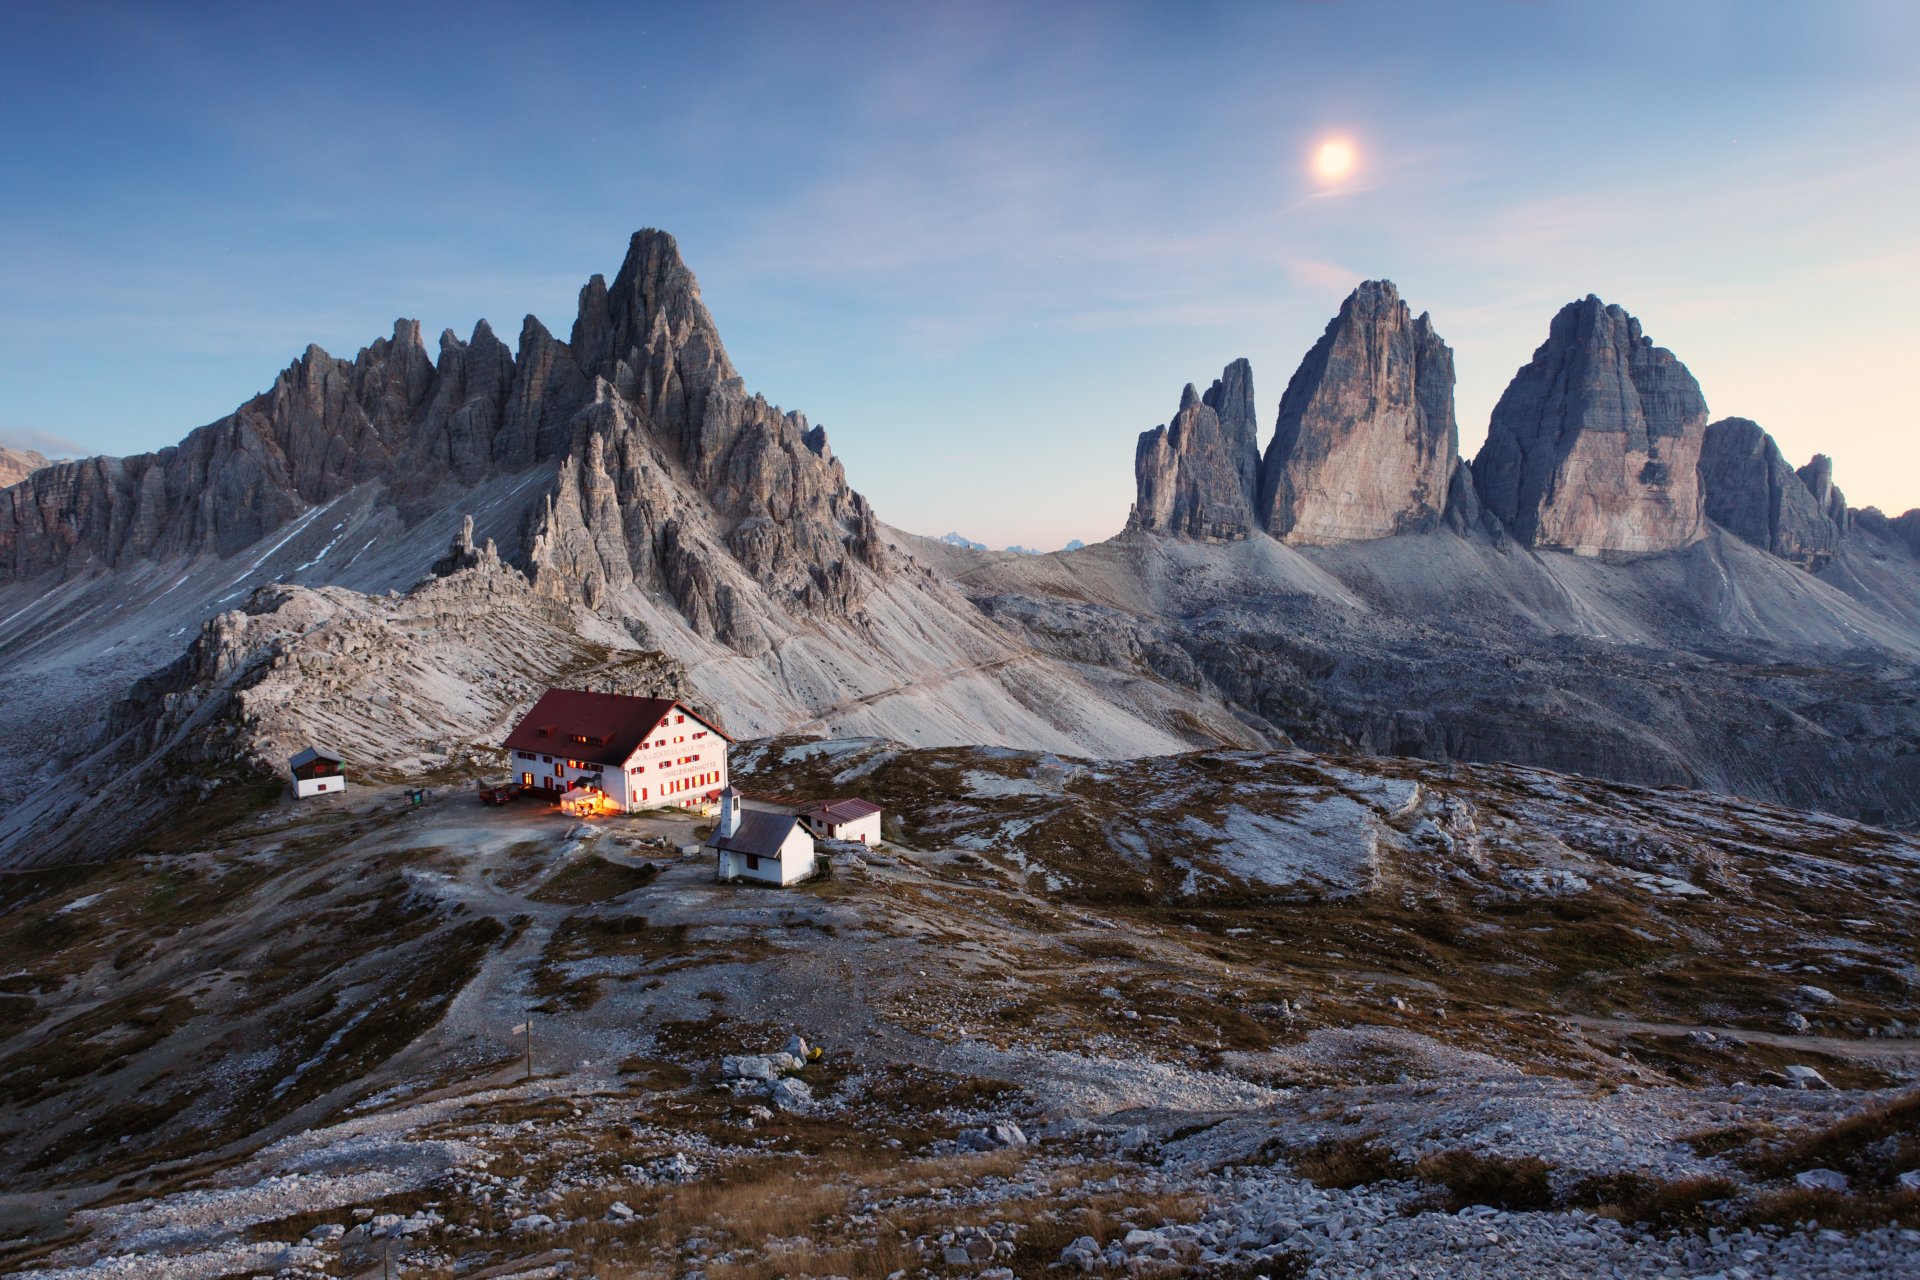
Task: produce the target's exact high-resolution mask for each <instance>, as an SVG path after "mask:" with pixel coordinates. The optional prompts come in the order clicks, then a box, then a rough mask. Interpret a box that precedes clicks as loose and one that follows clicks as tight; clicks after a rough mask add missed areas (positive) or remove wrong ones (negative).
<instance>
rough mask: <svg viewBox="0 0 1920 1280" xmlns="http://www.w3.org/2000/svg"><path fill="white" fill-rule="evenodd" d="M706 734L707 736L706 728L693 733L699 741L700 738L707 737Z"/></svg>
mask: <svg viewBox="0 0 1920 1280" xmlns="http://www.w3.org/2000/svg"><path fill="white" fill-rule="evenodd" d="M706 736H707V731H706V730H705V729H702V730H701V731H700V732H698V733H696V734H694V735H693V737H694V740H695V741H696V742H697V741H699V740H700V739H701V738H704V737H706Z"/></svg>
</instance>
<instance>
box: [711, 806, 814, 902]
mask: <svg viewBox="0 0 1920 1280" xmlns="http://www.w3.org/2000/svg"><path fill="white" fill-rule="evenodd" d="M707 848H709V849H712V850H713V851H714V852H715V854H717V855H718V857H717V861H716V864H715V868H714V873H715V875H716V877H717V878H718V879H720V880H721V881H727V880H759V881H762V882H764V883H766V884H777V885H789V884H793V883H794V882H796V881H799V880H804V879H806V878H807V877H808V876H810V875H812V874H813V867H814V856H813V837H812V836H811V835H809V834H807V829H806V827H805V826H804V825H802V823H801V821H800V819H798V818H796V817H794V816H793V815H792V814H787V813H766V812H763V811H761V810H758V809H754V810H749V811H748V812H746V813H742V812H741V811H740V793H739V792H737V791H735V790H734V789H733V788H732V787H728V788H727V789H726V790H725V791H723V792H721V793H720V817H719V821H718V822H717V823H716V825H715V826H714V829H713V834H712V835H711V836H709V837H707Z"/></svg>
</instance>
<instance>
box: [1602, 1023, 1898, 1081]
mask: <svg viewBox="0 0 1920 1280" xmlns="http://www.w3.org/2000/svg"><path fill="white" fill-rule="evenodd" d="M1567 1021H1569V1022H1573V1023H1576V1024H1578V1025H1579V1027H1580V1028H1581V1029H1582V1030H1583V1031H1596V1032H1608V1031H1611V1032H1613V1033H1615V1035H1616V1036H1618V1035H1648V1036H1684V1035H1691V1034H1693V1033H1695V1032H1699V1031H1705V1032H1709V1033H1711V1034H1713V1035H1716V1036H1720V1037H1722V1038H1725V1039H1732V1040H1743V1041H1745V1042H1747V1043H1748V1044H1764V1045H1770V1046H1772V1047H1773V1048H1776V1049H1798V1050H1800V1051H1802V1052H1805V1053H1825V1054H1831V1055H1833V1056H1834V1057H1836V1058H1854V1059H1858V1060H1861V1061H1867V1062H1873V1063H1876V1064H1878V1065H1881V1066H1889V1065H1892V1066H1903V1067H1909V1068H1920V1040H1899V1039H1893V1038H1888V1039H1884V1040H1881V1039H1873V1040H1868V1039H1859V1038H1852V1037H1841V1036H1790V1035H1785V1034H1782V1033H1780V1032H1774V1031H1749V1030H1747V1029H1746V1028H1744V1027H1709V1026H1704V1025H1701V1024H1698V1023H1686V1022H1644V1021H1641V1020H1640V1019H1637V1018H1594V1017H1588V1016H1586V1015H1584V1014H1574V1015H1572V1016H1570V1017H1569V1018H1568V1019H1567Z"/></svg>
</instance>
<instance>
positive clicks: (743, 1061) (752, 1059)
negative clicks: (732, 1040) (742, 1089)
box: [720, 1053, 786, 1080]
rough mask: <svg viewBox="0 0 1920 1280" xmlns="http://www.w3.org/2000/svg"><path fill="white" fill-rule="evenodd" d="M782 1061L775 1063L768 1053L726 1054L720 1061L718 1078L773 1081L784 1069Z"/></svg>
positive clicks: (784, 1064)
mask: <svg viewBox="0 0 1920 1280" xmlns="http://www.w3.org/2000/svg"><path fill="white" fill-rule="evenodd" d="M785 1056H786V1055H784V1054H782V1055H781V1058H782V1059H783V1061H780V1062H776V1061H775V1060H774V1056H773V1055H772V1054H768V1053H742V1054H728V1055H727V1056H726V1057H724V1058H722V1059H720V1077H721V1079H723V1080H773V1079H776V1078H778V1076H779V1075H780V1072H781V1071H782V1070H783V1069H784V1068H785V1066H786V1063H785V1061H784V1059H785Z"/></svg>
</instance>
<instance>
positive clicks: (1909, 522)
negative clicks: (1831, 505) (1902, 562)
mask: <svg viewBox="0 0 1920 1280" xmlns="http://www.w3.org/2000/svg"><path fill="white" fill-rule="evenodd" d="M1847 514H1848V515H1849V516H1850V517H1852V519H1853V523H1854V527H1855V528H1858V529H1860V530H1861V531H1862V532H1864V533H1867V534H1870V535H1872V536H1873V537H1876V538H1879V539H1880V540H1881V541H1883V542H1891V543H1893V544H1894V545H1895V546H1898V547H1903V548H1905V549H1906V550H1907V551H1909V552H1911V553H1912V554H1913V555H1914V556H1916V557H1920V507H1916V508H1914V509H1913V510H1911V511H1908V512H1906V513H1904V514H1902V515H1897V516H1889V515H1887V514H1886V513H1885V512H1883V511H1881V510H1880V508H1878V507H1862V508H1860V509H1858V510H1854V511H1849V512H1848V513H1847Z"/></svg>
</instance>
